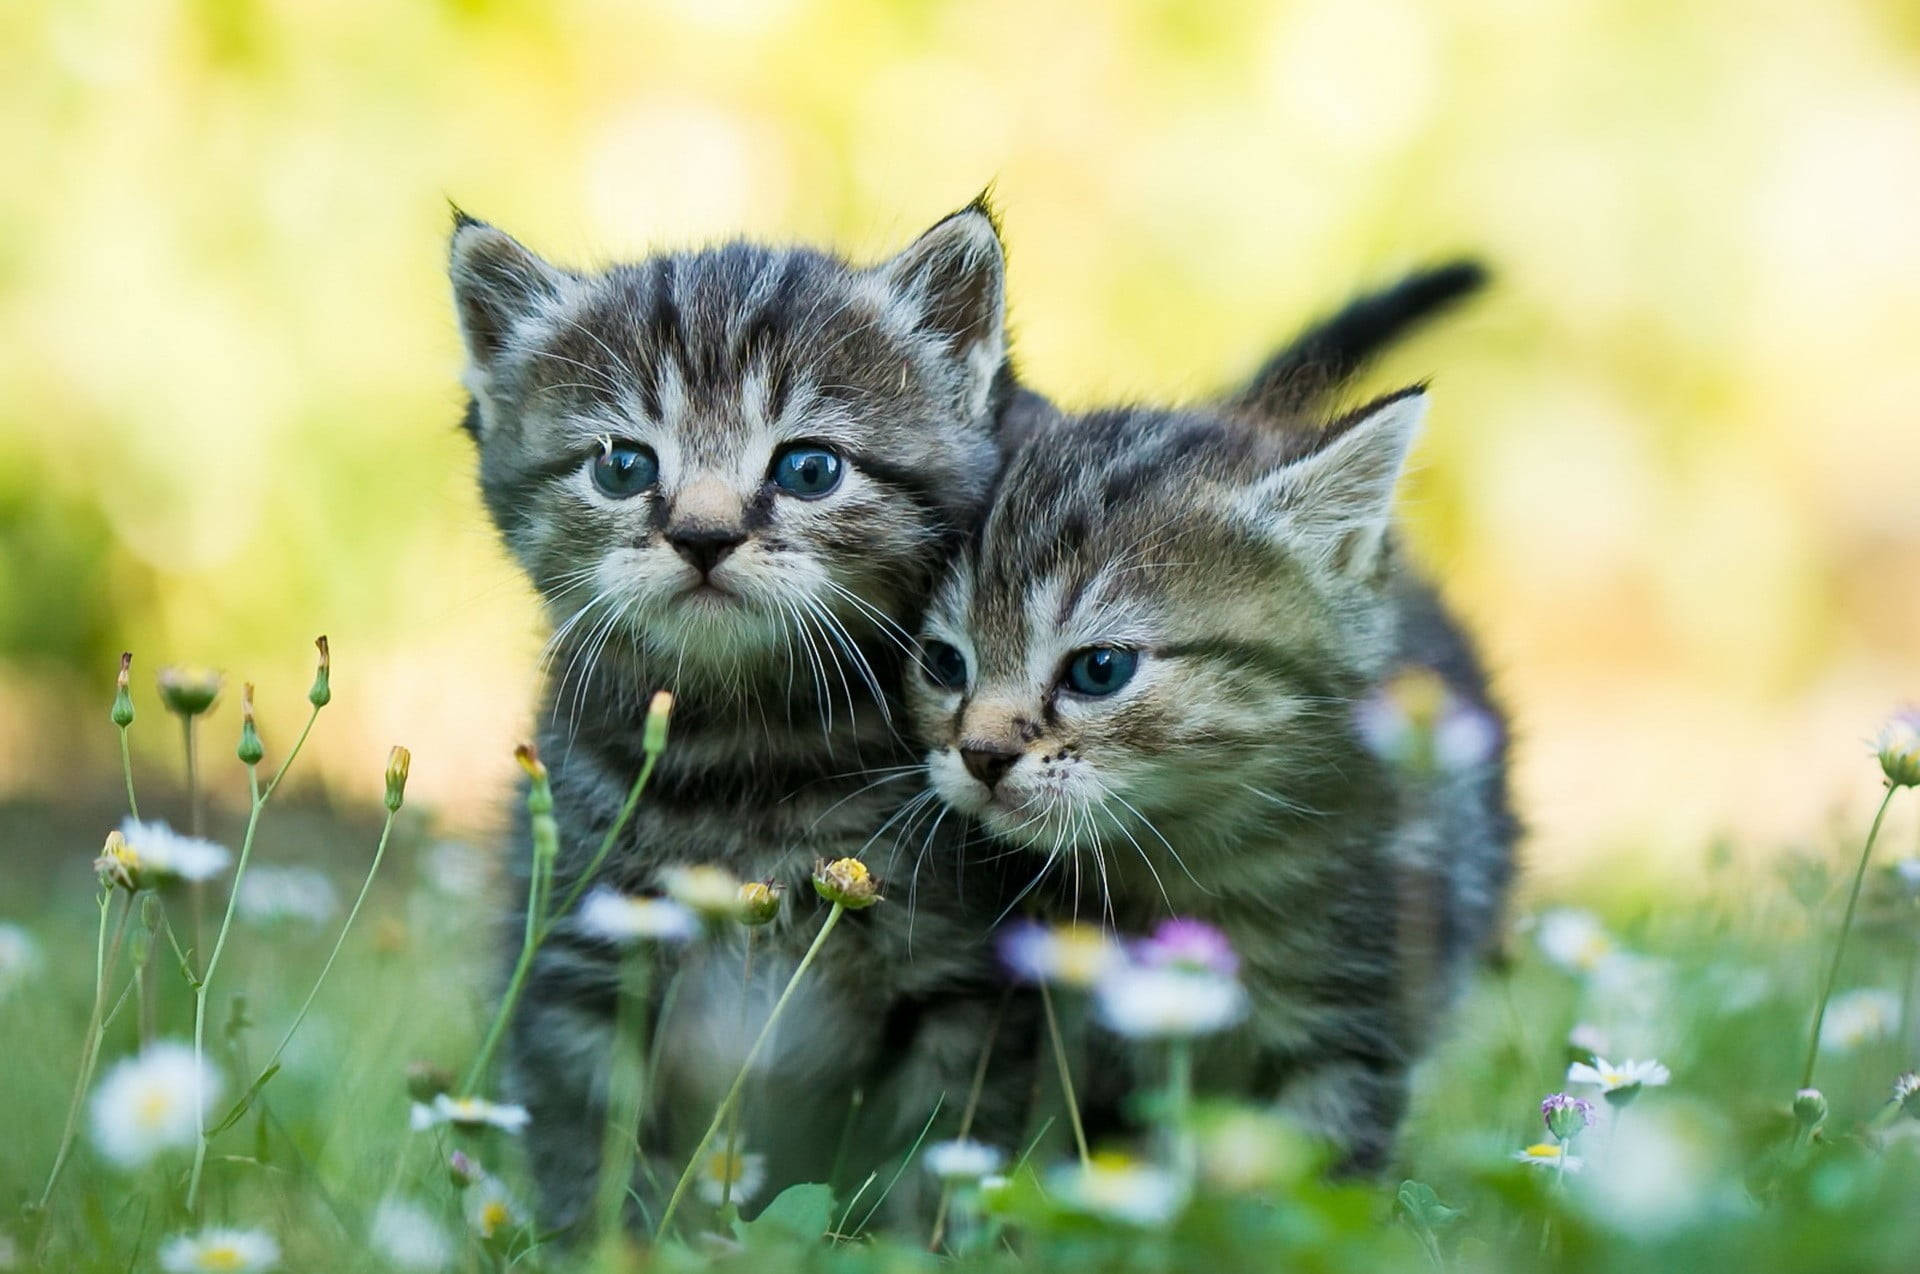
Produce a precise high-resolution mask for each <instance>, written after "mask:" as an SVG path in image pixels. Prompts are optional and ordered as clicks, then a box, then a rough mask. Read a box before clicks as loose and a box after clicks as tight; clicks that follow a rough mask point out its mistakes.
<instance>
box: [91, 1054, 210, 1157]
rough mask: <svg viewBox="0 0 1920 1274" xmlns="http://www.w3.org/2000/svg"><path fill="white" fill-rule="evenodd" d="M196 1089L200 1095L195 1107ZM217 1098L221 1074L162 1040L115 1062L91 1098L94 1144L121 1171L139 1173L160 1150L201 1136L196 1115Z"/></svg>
mask: <svg viewBox="0 0 1920 1274" xmlns="http://www.w3.org/2000/svg"><path fill="white" fill-rule="evenodd" d="M196 1089H198V1090H200V1091H202V1092H203V1093H204V1097H203V1098H202V1100H201V1102H200V1104H199V1106H198V1107H196V1105H195V1101H194V1094H195V1091H196ZM219 1096H220V1075H219V1072H217V1071H215V1070H214V1069H213V1067H212V1066H210V1065H208V1064H207V1062H206V1061H205V1060H204V1059H202V1060H198V1061H196V1060H195V1058H194V1056H193V1049H191V1048H189V1047H188V1046H187V1045H185V1044H179V1043H175V1042H173V1041H171V1040H162V1041H160V1042H159V1043H156V1044H152V1045H149V1046H148V1047H147V1049H146V1050H145V1051H144V1052H142V1053H141V1054H140V1055H139V1056H137V1057H130V1058H127V1059H126V1060H124V1061H121V1062H118V1063H116V1064H115V1065H114V1067H113V1069H112V1070H110V1071H108V1072H107V1074H106V1077H105V1078H104V1079H102V1080H101V1081H100V1085H99V1087H98V1088H96V1089H95V1090H94V1093H93V1103H92V1116H93V1143H94V1145H96V1146H98V1147H99V1149H100V1153H101V1154H103V1155H105V1156H106V1157H107V1158H108V1159H110V1160H112V1161H113V1162H114V1163H116V1164H118V1165H119V1166H121V1167H122V1168H137V1167H139V1166H140V1165H142V1164H144V1163H146V1162H147V1161H148V1160H150V1159H152V1158H153V1157H154V1156H155V1155H157V1154H159V1153H160V1152H161V1151H163V1150H171V1149H180V1148H184V1147H190V1146H192V1145H193V1143H194V1140H195V1139H196V1138H198V1137H199V1135H200V1124H199V1121H198V1114H199V1111H200V1110H202V1109H210V1108H211V1107H212V1106H213V1104H214V1103H215V1102H216V1101H217V1100H218V1099H219Z"/></svg>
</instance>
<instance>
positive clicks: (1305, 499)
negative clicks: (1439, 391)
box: [1247, 386, 1427, 579]
mask: <svg viewBox="0 0 1920 1274" xmlns="http://www.w3.org/2000/svg"><path fill="white" fill-rule="evenodd" d="M1426 414H1427V393H1426V389H1425V387H1424V386H1415V387H1413V388H1411V389H1403V390H1401V391H1399V392H1398V393H1394V394H1388V395H1387V396H1386V397H1384V398H1379V399H1376V400H1375V401H1373V402H1372V403H1369V404H1368V405H1367V406H1365V407H1362V408H1360V409H1359V410H1358V411H1355V412H1353V413H1351V414H1349V415H1347V416H1344V417H1342V418H1341V419H1339V420H1337V421H1335V422H1334V423H1333V424H1331V425H1329V426H1327V428H1326V429H1325V430H1324V431H1323V432H1322V433H1321V435H1320V436H1319V437H1318V438H1317V439H1315V440H1314V447H1313V450H1311V451H1309V452H1307V453H1306V454H1305V455H1303V456H1301V457H1300V458H1298V459H1296V460H1292V461H1290V462H1288V463H1287V464H1286V465H1284V466H1283V467H1281V468H1280V469H1278V470H1276V471H1274V472H1273V473H1271V474H1269V475H1268V476H1267V477H1266V478H1264V479H1262V480H1261V481H1260V482H1259V483H1258V484H1257V485H1256V486H1255V487H1254V488H1253V490H1252V491H1251V492H1250V493H1249V500H1248V506H1247V507H1248V508H1249V511H1250V512H1251V513H1252V514H1253V516H1254V517H1255V519H1256V520H1257V521H1258V522H1259V523H1260V524H1261V525H1262V526H1263V527H1264V528H1266V529H1267V530H1268V531H1269V532H1270V533H1271V534H1272V535H1273V536H1274V537H1275V538H1276V539H1277V540H1279V541H1281V542H1282V543H1284V544H1285V545H1286V546H1287V548H1288V549H1289V550H1290V551H1292V552H1296V553H1300V554H1302V555H1304V556H1305V557H1307V558H1308V559H1309V560H1310V561H1313V562H1316V563H1318V564H1320V565H1322V566H1323V567H1325V568H1327V569H1330V570H1332V571H1333V572H1335V573H1336V574H1339V575H1343V576H1346V577H1348V578H1352V579H1360V578H1364V577H1366V576H1367V575H1369V574H1370V573H1371V572H1372V571H1373V570H1374V569H1375V567H1376V566H1377V565H1378V563H1379V560H1380V551H1381V547H1382V545H1383V544H1384V543H1385V542H1386V535H1387V528H1388V525H1389V523H1390V522H1391V521H1392V516H1393V489H1394V486H1395V484H1396V483H1397V482H1398V481H1399V478H1400V471H1401V469H1402V468H1403V467H1404V466H1405V464H1406V459H1407V451H1408V449H1409V448H1410V447H1411V446H1412V445H1413V440H1414V437H1415V435H1416V434H1418V433H1419V431H1420V424H1421V422H1422V421H1423V420H1425V419H1426Z"/></svg>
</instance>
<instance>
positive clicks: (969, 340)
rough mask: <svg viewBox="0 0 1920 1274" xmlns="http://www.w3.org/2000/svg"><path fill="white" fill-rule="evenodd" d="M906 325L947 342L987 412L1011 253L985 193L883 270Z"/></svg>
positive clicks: (1002, 332) (1000, 348) (975, 406)
mask: <svg viewBox="0 0 1920 1274" xmlns="http://www.w3.org/2000/svg"><path fill="white" fill-rule="evenodd" d="M878 273H879V276H880V278H881V280H882V281H883V282H884V283H885V284H886V286H887V290H888V292H889V293H890V294H891V296H892V298H893V301H894V305H895V307H896V308H895V311H894V312H895V313H896V314H898V315H900V317H901V318H902V320H903V326H906V327H909V328H911V329H913V330H916V331H921V332H928V333H931V334H933V335H935V336H937V337H939V338H941V339H942V340H943V341H944V342H945V343H946V345H947V348H948V350H949V351H950V352H951V353H952V355H953V357H954V358H955V360H956V361H957V362H958V363H959V364H960V366H961V368H962V371H963V372H964V374H965V377H966V388H967V399H968V404H969V407H970V408H971V409H972V410H974V411H976V412H977V411H980V410H982V409H984V407H985V405H986V401H987V397H988V394H989V392H990V390H991V389H992V386H993V378H994V375H995V374H996V373H997V372H998V371H999V370H1000V365H1001V364H1002V363H1003V362H1004V361H1006V354H1007V338H1006V308H1007V299H1006V273H1007V262H1006V254H1005V252H1004V251H1003V250H1002V249H1001V246H1000V229H999V227H998V226H997V225H996V224H995V223H994V218H993V210H992V209H991V208H990V207H988V205H987V200H986V196H985V195H982V196H981V197H980V198H978V199H976V200H974V201H973V202H972V203H970V204H968V205H967V206H966V207H965V208H962V209H961V210H960V211H958V212H956V213H953V214H952V215H950V216H948V217H945V218H943V219H942V220H941V221H940V222H938V223H937V224H936V225H934V227H933V228H932V229H930V230H928V231H927V232H926V233H925V234H923V235H921V236H920V237H919V238H918V239H915V240H914V241H913V242H912V243H911V244H909V245H908V246H907V248H906V250H905V251H903V252H901V253H900V254H899V255H898V256H896V257H894V258H893V259H892V260H891V261H888V262H886V263H885V264H883V265H881V266H880V267H878Z"/></svg>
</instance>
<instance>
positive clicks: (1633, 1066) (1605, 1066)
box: [1567, 1057, 1673, 1094]
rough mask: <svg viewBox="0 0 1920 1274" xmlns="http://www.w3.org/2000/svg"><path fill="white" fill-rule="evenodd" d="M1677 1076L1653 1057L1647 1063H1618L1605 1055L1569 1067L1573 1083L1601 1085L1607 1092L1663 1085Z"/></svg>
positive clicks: (1571, 1082) (1568, 1070) (1568, 1080)
mask: <svg viewBox="0 0 1920 1274" xmlns="http://www.w3.org/2000/svg"><path fill="white" fill-rule="evenodd" d="M1672 1078H1673V1073H1672V1072H1671V1071H1669V1070H1668V1069H1667V1068H1666V1067H1664V1066H1662V1065H1661V1064H1660V1063H1659V1062H1656V1061H1654V1060H1652V1059H1651V1058H1649V1059H1648V1060H1646V1061H1644V1062H1636V1061H1631V1060H1629V1061H1624V1062H1621V1063H1620V1064H1618V1065H1615V1064H1613V1063H1612V1062H1609V1061H1608V1060H1607V1059H1606V1058H1604V1057H1595V1058H1594V1059H1593V1064H1592V1065H1591V1066H1589V1065H1588V1064H1587V1063H1585V1062H1575V1063H1574V1064H1573V1065H1571V1066H1569V1067H1567V1082H1568V1083H1569V1084H1597V1085H1599V1087H1600V1091H1601V1092H1602V1093H1606V1094H1612V1093H1617V1092H1624V1091H1626V1090H1629V1089H1632V1090H1635V1091H1638V1090H1639V1089H1641V1088H1659V1087H1661V1086H1662V1085H1664V1084H1666V1083H1667V1082H1668V1081H1669V1080H1671V1079H1672Z"/></svg>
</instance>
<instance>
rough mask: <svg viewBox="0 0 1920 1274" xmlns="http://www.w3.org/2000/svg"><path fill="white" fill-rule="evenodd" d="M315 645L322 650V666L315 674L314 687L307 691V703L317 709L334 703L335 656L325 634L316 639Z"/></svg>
mask: <svg viewBox="0 0 1920 1274" xmlns="http://www.w3.org/2000/svg"><path fill="white" fill-rule="evenodd" d="M313 644H314V645H316V646H318V647H319V648H320V666H319V667H318V668H316V669H315V670H314V673H313V687H312V688H311V689H309V690H308V691H307V702H308V703H310V704H312V705H313V706H314V707H316V708H324V707H326V706H327V705H328V704H329V703H332V702H333V655H332V653H331V652H330V651H328V649H327V639H326V636H325V634H322V635H321V636H319V637H316V638H314V642H313Z"/></svg>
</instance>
